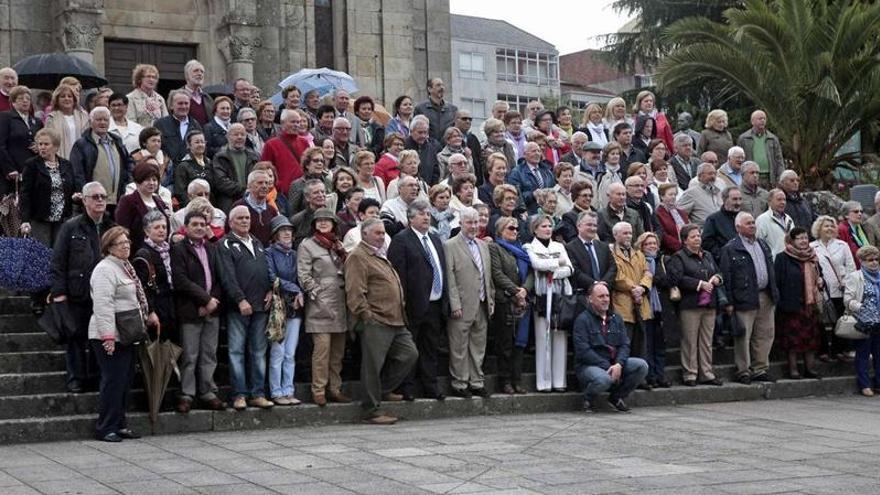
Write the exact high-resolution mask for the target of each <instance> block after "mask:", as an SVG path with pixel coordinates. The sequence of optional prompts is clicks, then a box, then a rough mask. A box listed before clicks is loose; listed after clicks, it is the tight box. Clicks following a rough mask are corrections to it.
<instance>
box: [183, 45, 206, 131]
mask: <svg viewBox="0 0 880 495" xmlns="http://www.w3.org/2000/svg"><path fill="white" fill-rule="evenodd" d="M183 77H184V78H186V84H185V85H184V86H183V87H182V88H180V91H183V92H184V93H186V94H187V95H188V96H189V115H190V116H191V117H192V118H193V119H195V120H196V122H198V123H199V125H205V124H207V123H208V121H210V120H211V117H212V116H213V115H214V98H211V95H209V94H208V93H205V92H204V91H202V86H203V85H204V84H205V66H204V65H202V63H201V62H199V61H198V60H196V59H192V60H190V61H189V62H187V63H186V65H184V66H183Z"/></svg>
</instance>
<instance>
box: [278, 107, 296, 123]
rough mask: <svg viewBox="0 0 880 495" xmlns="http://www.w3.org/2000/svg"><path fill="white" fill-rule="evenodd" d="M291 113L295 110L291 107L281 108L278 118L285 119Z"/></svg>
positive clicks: (293, 113)
mask: <svg viewBox="0 0 880 495" xmlns="http://www.w3.org/2000/svg"><path fill="white" fill-rule="evenodd" d="M293 115H296V110H294V109H293V108H285V109H284V110H281V117H280V120H281V121H282V122H284V121H285V120H287V117H290V116H293Z"/></svg>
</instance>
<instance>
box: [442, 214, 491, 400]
mask: <svg viewBox="0 0 880 495" xmlns="http://www.w3.org/2000/svg"><path fill="white" fill-rule="evenodd" d="M459 215H460V218H461V232H459V233H458V235H457V236H455V237H453V238H452V239H450V240H449V241H447V242H446V246H445V249H446V281H447V287H448V292H449V309H450V314H449V316H450V318H449V321H448V322H447V324H446V331H447V334H448V335H449V374H450V376H451V377H452V383H451V384H452V393H453V394H455V395H457V396H459V397H464V398H466V399H469V398H471V396H473V395H478V396H480V397H484V398H485V397H489V392H488V391H487V390H486V388H485V386H484V383H483V369H482V368H483V357H484V356H485V353H486V334H487V327H488V323H489V317H490V316H492V313H493V312H494V311H495V286H494V284H493V282H492V269H491V268H492V266H491V263H492V262H491V259H490V257H489V256H490V255H489V248H488V247H487V246H486V243H485V242H484V241H483V240H481V239H477V238H476V236H477V234H478V233H479V231H480V215H479V213H477V210H475V209H473V208H471V207H466V208H463V209H462V210H461V212H459Z"/></svg>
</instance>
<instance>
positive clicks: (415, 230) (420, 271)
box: [388, 199, 449, 400]
mask: <svg viewBox="0 0 880 495" xmlns="http://www.w3.org/2000/svg"><path fill="white" fill-rule="evenodd" d="M406 215H407V218H408V219H409V228H408V229H404V230H402V231H401V232H400V233H398V234H397V235H396V236H394V239H392V240H391V246H390V247H389V248H388V261H390V262H391V264H392V265H393V266H394V269H395V270H397V273H398V275H400V284H401V285H402V286H403V294H404V296H405V298H406V319H407V323H408V325H407V328H409V331H410V333H412V336H413V340H414V341H415V343H416V348H417V349H418V350H419V360H418V363H417V364H416V366H415V367H413V370H412V371H411V372H410V374H409V376H407V377H406V380H404V382H403V384H401V391H402V392H403V399H404V400H413V399H414V397H415V391H414V389H415V385H416V379H418V380H419V381H420V382H421V385H422V394H423V395H424V396H425V397H428V398H432V399H437V400H443V399H444V398H445V397H444V395H443V394H441V393H440V392H439V391H438V388H437V349H438V348H439V347H440V345H441V337H442V334H441V332H443V330H444V328H445V326H444V320H445V318H446V316H447V315H448V314H449V295H448V293H447V290H446V281H445V280H444V278H445V271H446V255H445V253H444V252H443V243H442V242H441V241H440V238H439V237H437V236H436V235H434V234H431V233H429V232H428V230H429V228H430V227H431V205H430V204H429V203H428V202H427V201H425V200H422V199H417V200H415V201H413V202H412V203H410V204H409V206H408V208H407V212H406Z"/></svg>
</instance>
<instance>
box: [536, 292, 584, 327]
mask: <svg viewBox="0 0 880 495" xmlns="http://www.w3.org/2000/svg"><path fill="white" fill-rule="evenodd" d="M579 299H583V297H579V292H575V293H573V294H571V295H568V296H566V295H563V294H553V300H552V302H551V305H550V328H551V329H553V330H565V331H571V330H572V328H574V320H576V319H577V317H578V315H579V314H580V313H581V312H582V311H583V305H581V304H580V303H579V302H578V300H579ZM546 308H547V295H546V294H543V295H540V296H538V297H537V298H536V306H535V312H536V313H537V315H538V316H545V315H546Z"/></svg>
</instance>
